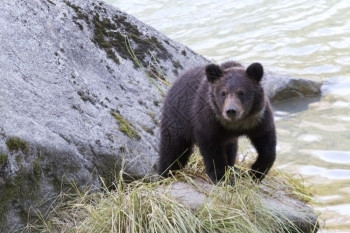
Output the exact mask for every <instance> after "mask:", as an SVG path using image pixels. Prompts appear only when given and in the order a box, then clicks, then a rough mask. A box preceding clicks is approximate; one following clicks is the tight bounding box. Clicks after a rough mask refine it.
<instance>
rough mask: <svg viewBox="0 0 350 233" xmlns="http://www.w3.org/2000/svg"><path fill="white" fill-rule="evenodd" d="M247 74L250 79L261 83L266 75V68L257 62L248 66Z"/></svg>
mask: <svg viewBox="0 0 350 233" xmlns="http://www.w3.org/2000/svg"><path fill="white" fill-rule="evenodd" d="M246 73H247V76H248V77H249V78H252V79H254V80H255V81H257V82H258V83H259V82H260V81H261V79H262V77H263V75H264V68H263V66H262V65H261V64H260V63H257V62H256V63H253V64H251V65H250V66H248V68H247V71H246Z"/></svg>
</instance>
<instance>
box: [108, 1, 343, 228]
mask: <svg viewBox="0 0 350 233" xmlns="http://www.w3.org/2000/svg"><path fill="white" fill-rule="evenodd" d="M107 2H109V3H111V4H113V5H114V6H116V7H118V8H120V9H122V10H124V11H126V12H128V13H130V14H132V15H134V16H135V17H137V18H139V19H140V20H142V21H144V22H146V23H147V24H149V25H151V26H153V27H154V28H156V29H158V30H160V31H161V32H163V33H164V34H166V35H168V36H169V37H170V38H172V39H174V40H176V41H179V42H181V43H183V44H186V45H187V46H189V47H190V48H192V49H193V50H195V51H196V52H198V53H200V54H202V55H204V56H206V57H208V58H210V59H212V60H214V61H217V62H222V61H225V60H228V59H234V60H237V61H240V62H242V63H244V64H249V63H252V62H254V61H259V62H261V63H263V65H264V66H265V67H266V69H268V70H271V71H275V72H277V73H281V74H288V75H291V76H294V77H300V78H307V79H312V80H316V81H323V82H324V85H323V95H322V97H321V100H319V101H315V100H312V99H310V100H307V101H306V100H303V101H299V102H293V103H284V104H278V105H276V106H274V107H275V115H276V124H277V131H278V160H277V167H279V168H283V169H284V170H286V171H289V172H290V173H292V174H301V175H302V176H303V177H304V179H305V181H306V183H307V184H310V185H311V187H312V189H313V190H314V193H315V194H316V200H315V203H314V206H315V208H316V209H317V210H318V211H320V212H321V218H322V219H323V220H324V222H325V226H326V227H325V229H324V230H323V232H350V1H348V0H342V1H341V0H339V1H335V0H330V1H326V0H318V1H306V0H303V1H301V0H296V1H286V0H279V1H277V0H260V1H258V0H254V1H253V0H247V1H228V0H223V1H209V0H204V1H194V0H188V1H184V0H177V1H165V0H163V1H159V0H158V1H157V0H152V1H150V0H144V1H136V0H130V1H121V0H108V1H107Z"/></svg>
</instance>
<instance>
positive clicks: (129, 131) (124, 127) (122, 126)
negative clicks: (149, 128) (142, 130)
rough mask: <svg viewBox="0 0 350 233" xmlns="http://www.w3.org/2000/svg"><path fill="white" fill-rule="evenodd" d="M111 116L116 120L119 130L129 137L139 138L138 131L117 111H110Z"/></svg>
mask: <svg viewBox="0 0 350 233" xmlns="http://www.w3.org/2000/svg"><path fill="white" fill-rule="evenodd" d="M111 114H112V116H113V117H114V118H115V119H116V120H117V121H118V125H119V130H120V131H121V132H123V133H124V134H125V135H126V136H128V137H129V138H135V139H137V140H140V139H141V136H140V135H139V133H138V132H137V131H136V130H135V127H134V126H133V125H132V124H131V123H130V122H128V121H127V120H126V119H125V118H124V117H123V116H122V115H120V114H119V113H117V112H113V111H112V112H111Z"/></svg>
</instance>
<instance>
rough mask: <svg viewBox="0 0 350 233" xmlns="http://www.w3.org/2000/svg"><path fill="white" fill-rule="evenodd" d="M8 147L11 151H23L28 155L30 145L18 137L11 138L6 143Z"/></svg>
mask: <svg viewBox="0 0 350 233" xmlns="http://www.w3.org/2000/svg"><path fill="white" fill-rule="evenodd" d="M6 146H7V149H8V150H9V151H22V152H23V153H25V154H27V153H28V150H29V148H28V143H27V142H26V141H24V140H22V139H20V138H18V137H11V138H9V139H8V140H7V141H6Z"/></svg>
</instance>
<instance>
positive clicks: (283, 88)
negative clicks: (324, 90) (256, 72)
mask: <svg viewBox="0 0 350 233" xmlns="http://www.w3.org/2000/svg"><path fill="white" fill-rule="evenodd" d="M263 86H264V89H265V92H266V95H267V97H268V98H269V99H270V100H271V101H272V102H278V101H285V100H289V99H297V98H304V97H314V96H319V95H321V86H322V83H320V82H316V81H312V80H306V79H296V78H292V77H289V76H285V75H280V74H276V73H271V72H265V75H264V79H263Z"/></svg>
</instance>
